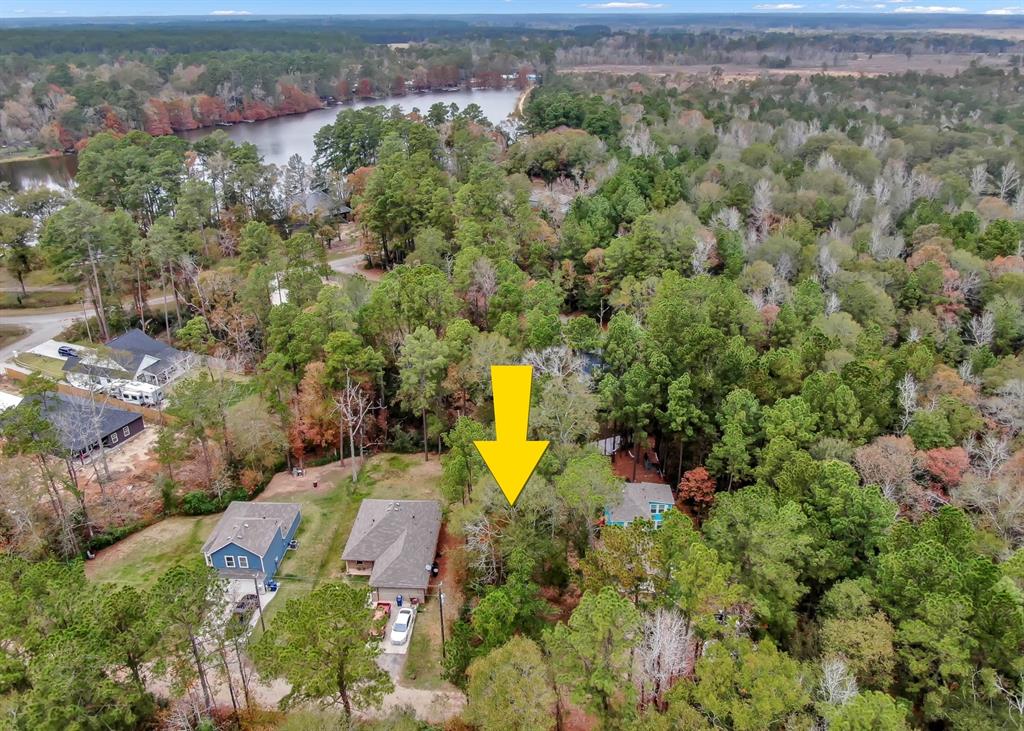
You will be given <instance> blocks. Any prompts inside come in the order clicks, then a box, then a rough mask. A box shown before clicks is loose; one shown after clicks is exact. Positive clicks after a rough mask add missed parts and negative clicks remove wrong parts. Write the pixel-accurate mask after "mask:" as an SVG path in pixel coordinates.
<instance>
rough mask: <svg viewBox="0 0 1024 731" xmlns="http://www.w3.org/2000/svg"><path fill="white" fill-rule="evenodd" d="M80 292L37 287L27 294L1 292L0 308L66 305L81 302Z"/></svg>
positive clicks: (14, 308)
mask: <svg viewBox="0 0 1024 731" xmlns="http://www.w3.org/2000/svg"><path fill="white" fill-rule="evenodd" d="M81 300H82V296H81V295H80V294H78V292H68V291H67V290H63V289H36V290H29V291H28V293H27V294H22V293H21V292H20V291H16V292H0V309H5V310H6V309H11V310H17V309H33V308H37V307H64V306H66V305H73V304H76V303H78V302H81Z"/></svg>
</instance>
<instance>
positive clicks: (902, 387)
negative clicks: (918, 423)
mask: <svg viewBox="0 0 1024 731" xmlns="http://www.w3.org/2000/svg"><path fill="white" fill-rule="evenodd" d="M917 392H918V388H917V380H916V379H915V378H914V377H913V376H912V375H910V374H909V373H907V374H906V375H905V376H903V378H902V380H900V382H899V383H898V384H897V386H896V400H897V402H898V403H899V406H900V410H901V411H902V412H903V413H902V414H901V415H900V434H902V433H903V432H905V431H906V430H907V427H908V426H910V420H911V419H913V418H914V413H915V412H916V411H917Z"/></svg>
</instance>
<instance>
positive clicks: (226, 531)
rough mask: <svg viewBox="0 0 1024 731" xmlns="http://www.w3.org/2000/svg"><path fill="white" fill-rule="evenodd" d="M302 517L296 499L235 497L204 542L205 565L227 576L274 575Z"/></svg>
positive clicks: (231, 577)
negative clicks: (278, 500) (267, 500)
mask: <svg viewBox="0 0 1024 731" xmlns="http://www.w3.org/2000/svg"><path fill="white" fill-rule="evenodd" d="M301 519H302V515H301V513H300V511H299V506H298V505H297V504H296V503H263V502H242V501H238V500H236V501H235V502H233V503H231V504H230V505H228V509H227V510H225V511H224V515H222V516H221V519H220V521H219V522H218V523H217V526H216V527H215V528H214V529H213V533H211V534H210V537H209V538H207V539H206V543H204V544H203V557H204V558H205V559H206V565H207V566H213V567H214V568H216V569H217V571H218V572H219V573H220V575H221V576H223V577H225V578H228V579H259V580H261V581H265V580H267V579H271V578H273V577H274V574H275V573H276V572H277V569H278V567H279V566H280V565H281V560H282V559H283V558H284V555H285V552H286V551H287V550H288V542H289V541H291V540H292V538H294V537H295V531H296V530H298V528H299V521H300V520H301Z"/></svg>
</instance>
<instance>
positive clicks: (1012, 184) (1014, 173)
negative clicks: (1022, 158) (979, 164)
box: [999, 160, 1020, 202]
mask: <svg viewBox="0 0 1024 731" xmlns="http://www.w3.org/2000/svg"><path fill="white" fill-rule="evenodd" d="M1019 186H1020V171H1019V170H1017V163H1015V162H1014V161H1013V160H1010V161H1009V162H1008V163H1006V164H1005V165H1003V167H1002V169H1001V170H1000V171H999V197H1000V198H1002V199H1003V200H1004V201H1007V202H1009V201H1010V198H1011V196H1013V194H1014V193H1015V192H1016V191H1017V188H1018V187H1019Z"/></svg>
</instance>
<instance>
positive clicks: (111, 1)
mask: <svg viewBox="0 0 1024 731" xmlns="http://www.w3.org/2000/svg"><path fill="white" fill-rule="evenodd" d="M929 2H934V3H936V4H934V5H932V4H928V3H929ZM282 12H286V13H288V14H295V15H302V14H305V15H335V14H345V13H367V14H368V13H373V14H380V13H396V14H409V13H587V14H600V13H623V12H629V13H708V12H710V13H722V12H727V13H728V12H735V13H748V12H757V13H786V12H791V13H792V12H798V13H806V12H815V13H823V12H860V13H865V12H866V13H894V14H906V13H914V14H928V13H945V14H957V13H959V14H970V13H987V14H990V15H1022V16H1024V0H783V1H779V2H774V1H772V0H716V2H714V3H708V2H700V1H699V0H612V1H610V2H609V1H607V0H486V1H484V2H481V0H430V2H424V1H423V0H346V1H339V0H290V2H288V3H287V4H285V3H282V2H281V1H280V0H175V1H174V2H167V0H0V17H7V18H32V17H65V18H66V17H102V16H160V15H220V16H231V15H261V14H281V13H282Z"/></svg>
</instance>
